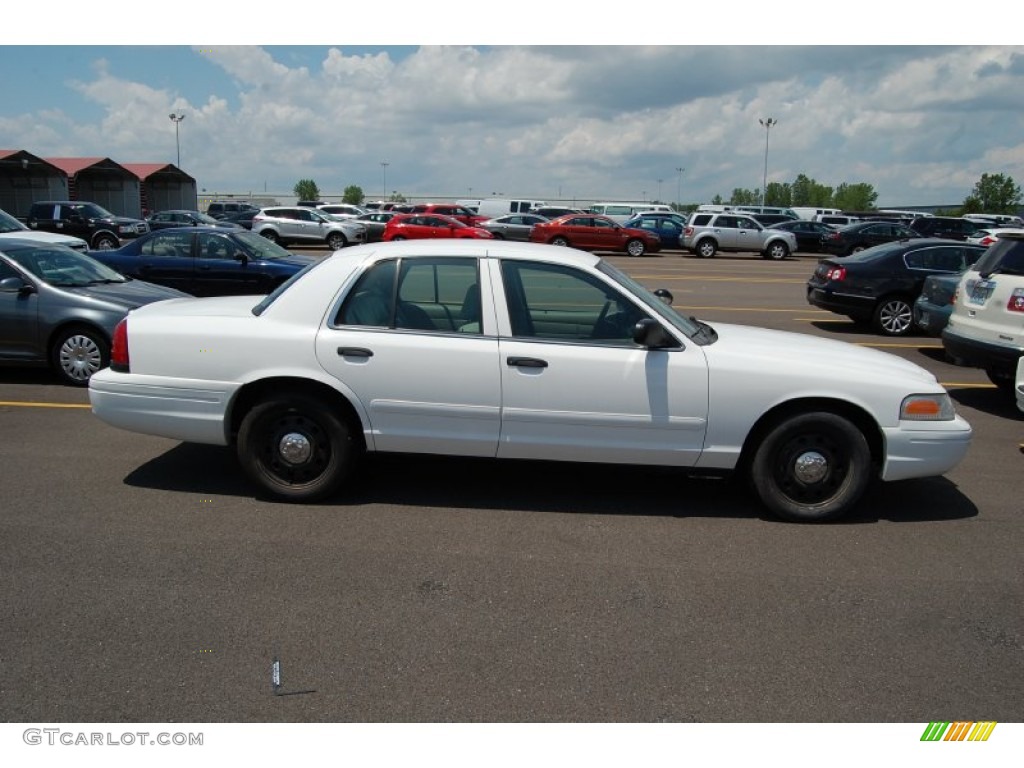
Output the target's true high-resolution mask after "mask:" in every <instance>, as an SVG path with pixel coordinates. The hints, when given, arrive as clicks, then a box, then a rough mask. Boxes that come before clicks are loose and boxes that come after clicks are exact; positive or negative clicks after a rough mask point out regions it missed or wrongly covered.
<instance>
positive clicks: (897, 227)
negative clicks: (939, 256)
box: [821, 221, 923, 256]
mask: <svg viewBox="0 0 1024 768" xmlns="http://www.w3.org/2000/svg"><path fill="white" fill-rule="evenodd" d="M920 237H923V236H922V235H919V234H917V232H915V231H914V230H912V229H911V228H910V227H907V226H905V225H903V224H899V223H898V222H895V221H858V222H855V223H853V224H847V225H846V226H845V227H842V228H841V229H837V230H836V231H835V232H831V233H829V234H826V235H825V236H823V237H822V239H821V250H822V251H824V252H825V253H831V254H833V255H835V256H849V255H850V254H851V253H858V252H859V251H863V250H864V249H866V248H872V247H873V246H876V245H881V244H882V243H891V242H893V241H895V240H913V239H915V238H920Z"/></svg>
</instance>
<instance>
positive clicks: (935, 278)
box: [914, 274, 960, 336]
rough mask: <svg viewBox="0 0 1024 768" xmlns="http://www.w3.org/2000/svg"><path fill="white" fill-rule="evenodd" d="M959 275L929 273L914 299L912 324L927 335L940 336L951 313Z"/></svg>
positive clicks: (958, 283)
mask: <svg viewBox="0 0 1024 768" xmlns="http://www.w3.org/2000/svg"><path fill="white" fill-rule="evenodd" d="M958 285H960V275H959V274H956V275H929V276H928V277H926V278H925V279H924V285H923V286H922V288H921V295H920V296H918V297H917V299H916V300H915V301H914V326H915V327H917V328H919V329H920V330H922V331H924V332H925V333H927V334H928V335H929V336H942V331H943V329H945V327H946V324H947V323H949V316H950V315H951V314H952V313H953V301H954V299H955V297H956V289H957V286H958Z"/></svg>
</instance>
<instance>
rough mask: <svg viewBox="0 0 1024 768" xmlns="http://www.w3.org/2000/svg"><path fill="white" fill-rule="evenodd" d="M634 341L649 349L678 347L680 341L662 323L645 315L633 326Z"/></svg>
mask: <svg viewBox="0 0 1024 768" xmlns="http://www.w3.org/2000/svg"><path fill="white" fill-rule="evenodd" d="M633 341H635V342H636V343H637V344H639V345H640V346H642V347H647V348H648V349H664V348H666V347H677V346H679V342H677V341H676V340H675V338H673V337H672V335H671V334H670V333H669V332H668V331H666V330H665V328H664V326H662V324H661V323H659V322H657V321H655V320H651V318H649V317H645V318H644V319H643V320H640V321H639V322H637V324H636V325H635V326H633Z"/></svg>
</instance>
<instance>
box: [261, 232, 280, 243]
mask: <svg viewBox="0 0 1024 768" xmlns="http://www.w3.org/2000/svg"><path fill="white" fill-rule="evenodd" d="M260 234H261V235H263V237H265V238H267V240H269V241H270V242H272V243H280V242H281V238H280V237H278V235H277V232H275V231H274V230H272V229H264V230H263V231H262V232H260Z"/></svg>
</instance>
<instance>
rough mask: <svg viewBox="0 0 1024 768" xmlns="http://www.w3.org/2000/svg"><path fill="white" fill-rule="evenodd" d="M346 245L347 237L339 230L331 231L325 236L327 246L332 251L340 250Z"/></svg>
mask: <svg viewBox="0 0 1024 768" xmlns="http://www.w3.org/2000/svg"><path fill="white" fill-rule="evenodd" d="M346 245H348V238H346V237H345V235H343V234H342V233H341V232H331V234H329V235H328V236H327V247H328V248H330V249H331V250H332V251H340V250H341V249H342V248H344V247H345V246H346Z"/></svg>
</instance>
